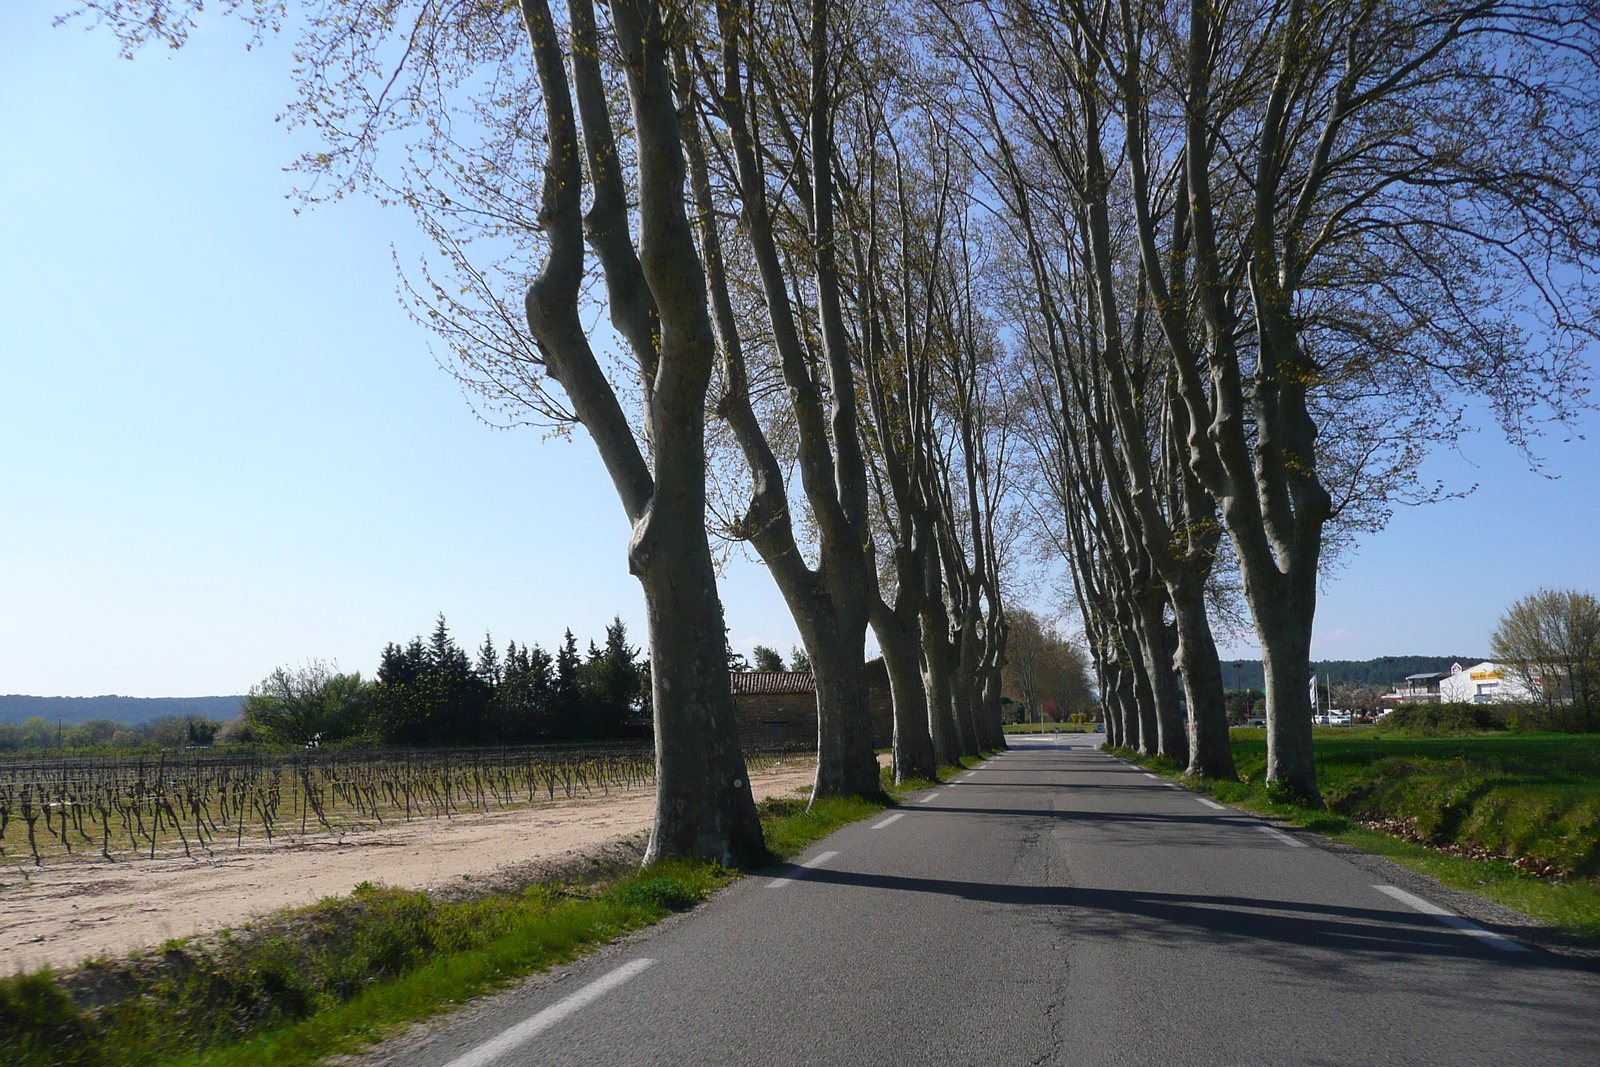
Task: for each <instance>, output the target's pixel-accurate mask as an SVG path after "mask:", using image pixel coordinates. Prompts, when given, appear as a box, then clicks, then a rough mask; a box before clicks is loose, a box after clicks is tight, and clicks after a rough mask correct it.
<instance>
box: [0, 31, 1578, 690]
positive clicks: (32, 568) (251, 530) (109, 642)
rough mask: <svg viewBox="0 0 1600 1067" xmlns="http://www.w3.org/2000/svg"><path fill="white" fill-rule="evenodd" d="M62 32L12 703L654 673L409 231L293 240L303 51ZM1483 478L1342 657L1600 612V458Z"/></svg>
mask: <svg viewBox="0 0 1600 1067" xmlns="http://www.w3.org/2000/svg"><path fill="white" fill-rule="evenodd" d="M63 6H66V5H65V4H64V3H60V4H58V3H52V2H48V0H12V2H10V3H7V4H4V5H0V138H3V143H4V144H5V145H6V152H5V155H6V159H7V165H6V166H5V167H4V168H3V170H0V202H3V203H4V205H5V207H4V208H3V209H0V248H3V250H4V254H3V255H0V493H3V500H4V506H3V510H0V692H6V693H35V694H41V695H65V696H82V695H92V694H97V693H112V692H115V693H122V694H125V695H135V696H187V695H201V694H211V693H229V692H241V691H243V690H244V689H245V688H246V687H248V686H249V685H250V684H251V683H252V682H254V681H257V680H259V679H260V678H261V677H262V676H263V675H264V674H266V673H267V672H268V671H269V670H271V669H272V668H273V667H274V666H277V665H279V664H283V663H293V662H298V661H302V660H305V659H308V658H311V657H320V658H325V659H333V660H337V661H338V663H339V664H340V665H341V666H342V667H345V668H346V669H359V670H362V671H370V670H371V669H372V668H373V666H374V665H375V664H376V660H377V655H378V652H379V650H380V649H381V648H382V646H383V644H384V643H385V642H386V641H390V640H403V639H405V638H407V637H409V636H410V635H412V634H414V633H416V632H418V631H423V630H427V629H428V628H430V627H431V625H432V620H433V617H434V615H435V614H436V613H438V612H440V611H442V612H444V613H445V614H446V615H447V616H448V618H449V620H450V623H451V626H452V628H453V629H454V630H455V631H456V632H457V634H458V635H459V636H460V638H461V639H462V643H463V644H466V645H468V646H469V647H475V646H476V644H477V643H478V641H479V640H481V637H482V634H483V632H484V631H485V630H486V629H487V630H490V631H492V632H493V633H494V635H495V638H496V640H497V642H498V643H501V644H503V643H504V641H505V640H506V639H507V638H515V639H517V640H518V641H523V640H536V641H539V642H541V643H544V644H545V645H547V646H548V645H550V644H552V643H554V642H555V641H556V640H558V639H559V637H560V635H561V631H562V629H563V628H564V627H566V626H571V627H572V629H573V630H574V632H575V633H576V634H577V635H578V636H579V638H580V640H584V639H587V638H588V637H589V636H596V637H598V636H599V635H600V632H601V628H602V627H603V626H604V624H605V623H606V622H607V621H608V620H609V619H610V618H611V616H612V615H613V614H620V615H621V616H622V617H623V618H624V619H625V620H627V621H628V622H629V623H630V626H631V628H632V629H633V632H634V634H635V636H636V638H638V639H641V640H642V638H643V608H642V602H641V598H640V596H639V592H638V587H637V584H636V583H635V581H634V580H633V579H632V578H631V577H630V576H629V575H628V574H627V572H626V567H625V563H624V548H625V542H626V534H627V530H626V525H625V523H624V522H623V519H622V516H621V511H620V508H619V507H618V505H617V503H616V498H615V496H614V495H613V493H612V491H611V488H610V485H609V483H608V482H607V481H606V479H605V477H604V474H603V471H602V470H601V468H600V465H599V463H598V461H597V460H596V458H595V456H594V453H593V449H592V447H591V446H590V444H589V443H588V441H587V439H586V438H584V437H583V435H582V434H581V432H580V433H578V434H576V435H575V436H574V439H573V441H572V442H571V443H564V442H560V441H546V440H541V437H540V435H539V434H538V433H537V432H535V431H526V430H525V431H511V432H507V431H498V430H493V429H490V428H488V427H486V426H484V425H483V424H482V423H480V422H478V421H477V420H476V419H475V418H474V416H473V414H472V412H471V410H470V408H469V406H468V404H467V402H466V400H465V399H464V398H463V396H462V394H461V391H460V389H459V388H458V387H457V386H456V384H455V383H454V381H453V380H452V379H451V378H450V377H449V376H448V375H447V374H446V373H445V372H444V371H442V370H440V369H439V367H438V366H437V365H436V364H435V362H434V359H433V356H432V354H431V353H430V351H429V341H430V338H429V335H428V334H427V333H426V332H425V331H424V330H422V329H421V328H419V327H416V326H414V325H413V324H412V323H411V322H410V321H409V320H408V319H407V318H406V316H405V314H404V313H403V311H402V310H401V308H400V306H399V303H398V301H397V299H396V296H395V277H394V272H393V268H392V266H391V263H390V257H389V250H390V247H391V246H397V247H398V249H399V250H400V252H401V254H402V256H404V255H405V254H406V252H407V249H408V248H410V247H414V240H415V239H414V237H413V234H412V231H411V223H410V219H409V216H408V215H406V214H405V213H403V212H400V211H386V210H383V209H380V208H378V207H376V206H375V205H373V204H371V203H369V202H365V201H360V200H351V201H347V202H345V203H342V204H338V205H333V206H328V207H323V208H319V209H317V210H315V211H311V212H307V213H304V214H301V215H299V216H296V215H295V214H294V213H293V210H292V205H291V203H290V201H289V200H287V199H286V194H287V193H288V191H289V190H290V188H291V186H292V184H293V179H292V177H291V176H290V175H288V174H285V173H284V172H283V170H282V168H283V166H284V165H285V164H287V163H288V162H289V160H290V159H292V158H293V156H294V155H295V154H296V143H295V141H294V140H293V139H292V138H291V137H290V136H289V135H287V134H285V132H284V131H283V130H282V128H281V127H279V126H277V125H275V124H274V122H273V118H274V116H275V115H276V114H277V113H278V111H279V110H280V108H281V105H282V104H283V103H284V102H285V101H286V100H287V99H288V97H289V93H290V88H289V82H288V75H287V70H288V65H289V63H288V55H287V48H285V47H284V42H272V43H269V45H268V46H267V47H265V48H262V49H258V50H256V51H255V52H251V53H247V52H245V51H244V49H243V47H242V36H241V35H240V34H239V33H237V32H236V31H233V30H230V29H228V28H226V27H224V28H223V32H221V33H218V32H214V31H215V29H216V27H215V26H213V27H212V28H211V29H212V30H213V32H207V33H202V34H200V35H198V36H197V38H196V40H195V41H194V43H192V44H191V45H190V47H188V48H187V49H185V50H184V51H182V52H178V53H169V52H166V51H164V50H152V51H148V52H146V53H144V54H142V55H140V56H139V58H138V59H136V60H135V61H133V62H126V61H123V60H120V59H118V58H117V55H116V49H115V47H114V45H113V42H112V40H111V39H110V37H109V35H107V34H104V33H100V32H93V33H84V32H82V30H81V29H79V28H75V27H74V28H65V29H52V28H51V27H50V17H51V15H52V14H53V13H54V12H55V11H57V10H59V9H60V7H63ZM1590 428H1591V429H1593V428H1594V426H1593V424H1592V423H1591V427H1590ZM1465 451H1466V454H1467V457H1468V458H1469V459H1470V461H1471V463H1470V464H1469V463H1467V462H1463V461H1462V460H1459V459H1456V458H1454V457H1447V458H1443V459H1441V460H1439V461H1437V463H1436V464H1435V466H1436V467H1437V468H1438V470H1437V474H1438V476H1440V477H1446V478H1448V479H1450V480H1451V481H1452V482H1453V483H1454V484H1458V485H1470V484H1472V483H1473V482H1478V483H1481V485H1482V487H1481V488H1480V489H1479V491H1478V492H1477V493H1476V494H1475V495H1474V496H1472V497H1471V498H1470V499H1468V500H1465V501H1455V502H1450V503H1447V504H1443V505H1438V506H1435V507H1432V508H1427V509H1420V510H1412V511H1403V512H1401V513H1400V515H1399V516H1397V518H1396V521H1395V523H1394V524H1393V526H1392V527H1391V529H1390V530H1389V531H1388V532H1386V533H1384V534H1381V535H1379V536H1378V537H1376V538H1373V539H1371V540H1369V542H1368V543H1366V544H1364V545H1363V546H1362V547H1361V548H1360V549H1359V551H1358V552H1357V554H1356V555H1355V557H1354V558H1353V559H1352V561H1351V562H1350V563H1349V564H1348V565H1347V566H1345V567H1344V568H1343V569H1342V570H1340V571H1339V572H1338V573H1337V575H1336V576H1335V577H1334V579H1333V581H1332V583H1331V585H1330V587H1329V589H1328V591H1327V593H1326V595H1325V596H1324V599H1323V607H1322V611H1321V614H1320V616H1319V624H1318V637H1317V642H1316V646H1315V654H1316V655H1318V656H1321V657H1325V658H1365V657H1369V656H1377V655H1385V654H1401V653H1438V654H1457V653H1461V654H1465V653H1472V652H1476V651H1479V650H1482V649H1483V648H1485V646H1486V643H1487V636H1488V633H1489V631H1490V630H1491V629H1492V627H1493V625H1494V622H1495V619H1496V618H1497V617H1498V615H1499V613H1500V612H1501V611H1502V610H1503V608H1504V606H1505V605H1506V604H1507V603H1508V602H1509V601H1510V600H1511V599H1513V598H1515V597H1516V596H1519V595H1521V594H1523V593H1525V592H1528V591H1531V590H1532V589H1534V588H1535V587H1537V586H1539V585H1541V584H1545V585H1559V586H1575V587H1580V588H1588V589H1591V590H1597V591H1600V549H1597V547H1596V545H1597V540H1600V538H1597V537H1596V528H1597V526H1600V448H1597V446H1596V443H1595V442H1594V441H1587V442H1578V443H1574V444H1571V445H1565V446H1562V445H1559V444H1556V443H1552V444H1551V445H1550V447H1549V449H1548V451H1549V454H1550V457H1551V462H1550V464H1549V467H1548V471H1549V472H1551V473H1556V474H1560V475H1561V478H1560V479H1559V480H1556V481H1550V480H1547V479H1545V478H1543V477H1540V476H1537V475H1533V474H1529V473H1528V472H1527V471H1526V470H1525V469H1524V468H1523V467H1522V466H1521V465H1520V463H1519V461H1518V459H1517V457H1516V456H1515V455H1514V454H1512V453H1511V452H1510V450H1509V449H1507V448H1506V447H1505V446H1504V445H1503V444H1500V443H1499V442H1498V441H1496V440H1495V438H1494V436H1493V434H1492V432H1486V433H1484V434H1481V435H1479V436H1478V437H1477V438H1475V439H1472V440H1470V441H1469V442H1468V443H1467V446H1466V449H1465ZM1473 464H1475V466H1474V465H1473ZM722 592H723V598H724V601H725V603H726V605H727V609H728V617H729V625H730V627H731V631H732V636H733V639H734V642H735V644H736V646H742V647H745V648H748V647H749V646H750V645H753V644H754V643H756V642H757V641H760V642H764V643H768V644H774V645H777V646H778V647H779V648H781V649H783V650H784V651H785V652H786V651H787V650H788V648H789V647H790V645H792V644H794V643H795V642H796V640H797V638H796V635H795V631H794V627H793V624H792V623H791V622H790V620H789V618H788V615H787V612H786V611H785V609H784V607H783V603H782V600H781V598H780V597H779V596H778V594H777V591H776V590H775V589H774V588H773V586H772V584H771V581H770V579H769V578H768V577H767V575H766V573H765V571H764V570H762V569H761V568H760V567H758V566H755V565H752V564H748V563H735V564H733V565H732V566H731V567H730V570H729V573H728V575H727V577H726V579H725V581H724V582H723V585H722ZM1228 654H1230V655H1247V654H1249V653H1248V650H1247V649H1245V648H1242V647H1241V648H1236V649H1230V650H1228Z"/></svg>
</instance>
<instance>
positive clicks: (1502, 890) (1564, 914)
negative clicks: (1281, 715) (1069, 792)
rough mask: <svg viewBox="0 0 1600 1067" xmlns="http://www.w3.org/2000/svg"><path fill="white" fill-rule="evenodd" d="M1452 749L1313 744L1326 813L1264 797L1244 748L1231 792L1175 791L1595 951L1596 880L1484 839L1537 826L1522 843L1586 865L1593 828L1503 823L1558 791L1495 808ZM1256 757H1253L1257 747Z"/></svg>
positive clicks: (1544, 820)
mask: <svg viewBox="0 0 1600 1067" xmlns="http://www.w3.org/2000/svg"><path fill="white" fill-rule="evenodd" d="M1538 741H1540V742H1543V741H1544V739H1538ZM1463 743H1464V739H1453V740H1452V741H1450V742H1448V743H1438V744H1439V747H1440V748H1441V752H1442V751H1443V750H1444V749H1449V751H1450V755H1451V756H1452V758H1451V759H1450V760H1434V761H1433V762H1431V763H1430V762H1428V759H1429V756H1435V755H1438V753H1425V754H1424V755H1420V756H1419V755H1417V754H1416V752H1415V751H1411V750H1412V749H1414V748H1415V745H1414V743H1410V742H1403V746H1402V745H1395V744H1394V743H1393V742H1387V741H1384V740H1381V739H1373V740H1370V741H1356V742H1353V741H1349V740H1342V741H1338V742H1324V741H1323V739H1322V738H1320V737H1319V738H1318V739H1317V748H1316V752H1317V764H1318V774H1319V779H1320V780H1321V781H1322V783H1323V789H1324V793H1325V795H1326V797H1327V798H1328V801H1329V807H1328V808H1321V809H1318V808H1312V807H1309V806H1306V805H1303V804H1299V803H1295V802H1294V801H1293V800H1292V799H1287V798H1282V797H1275V796H1271V795H1269V793H1268V789H1267V786H1266V783H1265V781H1264V780H1263V779H1264V775H1263V774H1261V773H1260V772H1261V770H1262V768H1261V767H1260V766H1257V764H1264V756H1263V755H1262V754H1261V753H1258V752H1256V748H1257V743H1256V739H1255V738H1253V737H1247V738H1245V739H1243V741H1242V743H1241V741H1240V740H1237V739H1236V740H1235V743H1234V757H1235V761H1236V762H1237V764H1238V765H1239V768H1240V772H1241V777H1242V778H1243V779H1244V780H1243V781H1238V782H1228V781H1221V780H1217V779H1208V778H1183V779H1181V780H1182V781H1183V783H1184V785H1186V786H1187V787H1188V788H1190V789H1193V790H1195V791H1196V792H1200V793H1205V794H1208V795H1210V796H1212V797H1215V798H1216V799H1217V800H1220V801H1222V802H1224V803H1227V804H1231V805H1233V806H1235V807H1239V808H1244V809H1246V810H1248V811H1253V812H1256V813H1258V814H1261V815H1266V816H1269V817H1272V818H1276V819H1282V820H1284V821H1285V822H1288V823H1291V824H1293V825H1295V826H1298V827H1301V828H1303V829H1306V830H1310V831H1312V832H1313V833H1318V834H1322V835H1323V836H1326V837H1329V838H1333V839H1335V840H1337V841H1340V842H1343V843H1344V844H1347V845H1350V846H1351V847H1354V848H1358V849H1361V850H1362V851H1364V852H1369V853H1373V854H1375V855H1379V856H1383V857H1385V858H1387V859H1390V860H1393V861H1394V862H1396V863H1399V864H1401V865H1402V866H1405V867H1409V868H1410V869H1412V870H1414V871H1418V872H1420V873H1422V874H1426V875H1430V876H1432V877H1434V878H1437V879H1438V880H1439V881H1440V882H1442V883H1444V884H1445V885H1447V886H1450V887H1452V888H1455V889H1464V890H1468V891H1470V892H1474V893H1478V894H1481V895H1482V896H1485V897H1488V898H1489V899H1490V900H1493V901H1495V902H1497V903H1499V904H1503V905H1505V906H1506V907H1509V908H1514V909H1516V910H1517V911H1520V912H1522V913H1523V914H1525V915H1529V916H1532V917H1533V918H1536V919H1539V920H1541V921H1543V922H1546V923H1548V924H1550V925H1551V926H1554V927H1558V928H1560V929H1563V930H1566V931H1568V932H1570V933H1573V934H1576V935H1577V936H1579V937H1581V938H1584V939H1585V940H1587V941H1589V942H1590V943H1591V944H1596V945H1600V880H1597V879H1596V878H1595V877H1594V876H1593V874H1592V873H1591V872H1590V871H1589V870H1588V869H1586V868H1584V867H1580V868H1579V869H1578V870H1569V871H1568V872H1567V873H1564V874H1554V873H1550V871H1551V867H1550V865H1549V864H1548V863H1546V862H1545V861H1542V860H1537V859H1533V860H1530V857H1529V856H1528V855H1527V854H1523V855H1507V854H1502V852H1501V849H1504V850H1505V852H1512V853H1514V850H1515V849H1516V847H1517V846H1516V844H1515V843H1511V844H1507V843H1506V842H1507V841H1508V839H1507V838H1505V837H1504V829H1503V828H1498V831H1499V833H1500V836H1495V834H1496V831H1497V828H1496V827H1494V826H1492V825H1491V824H1492V822H1493V820H1494V819H1496V818H1497V817H1498V818H1500V819H1501V820H1502V821H1509V822H1512V823H1519V824H1528V823H1539V825H1538V826H1536V827H1534V828H1533V829H1530V830H1528V831H1527V837H1526V839H1527V840H1531V841H1542V840H1545V839H1547V838H1556V839H1559V840H1564V841H1566V842H1567V843H1568V844H1569V846H1570V851H1571V852H1572V853H1573V854H1581V855H1583V856H1588V855H1590V854H1591V852H1590V849H1589V848H1588V845H1587V842H1586V840H1585V838H1586V836H1587V837H1588V838H1592V837H1593V834H1594V829H1595V828H1594V827H1593V825H1592V824H1588V825H1580V826H1577V827H1573V826H1571V825H1568V824H1570V823H1571V821H1572V817H1571V813H1572V810H1573V809H1572V806H1570V805H1568V806H1560V805H1554V804H1548V803H1546V804H1544V805H1542V806H1531V807H1529V808H1528V809H1527V810H1521V809H1517V810H1515V811H1511V812H1508V810H1507V807H1506V805H1507V804H1508V803H1510V802H1513V801H1515V800H1517V799H1519V798H1521V799H1526V797H1527V796H1528V795H1530V794H1532V795H1534V796H1535V797H1541V796H1543V794H1547V793H1548V792H1549V791H1550V790H1552V789H1557V788H1562V787H1564V786H1569V785H1570V783H1563V782H1542V783H1538V784H1536V785H1531V784H1529V783H1528V782H1516V783H1514V784H1512V785H1508V786H1505V787H1504V789H1503V791H1504V792H1505V793H1506V794H1507V796H1508V797H1509V798H1510V800H1507V799H1505V798H1501V797H1499V796H1497V794H1496V791H1495V790H1494V788H1493V787H1491V786H1490V785H1488V784H1486V780H1487V778H1488V777H1490V776H1489V775H1488V773H1487V772H1486V771H1485V767H1484V764H1485V763H1487V762H1488V761H1487V760H1486V759H1481V758H1480V759H1474V758H1473V757H1474V756H1475V755H1481V754H1480V753H1475V752H1473V749H1472V746H1471V744H1466V751H1467V756H1466V757H1462V756H1460V754H1459V750H1460V749H1461V748H1462V746H1463ZM1428 744H1435V742H1434V741H1432V740H1430V741H1429V742H1428ZM1363 745H1365V746H1388V747H1379V748H1376V749H1375V750H1374V751H1372V752H1370V753H1366V755H1368V756H1370V757H1371V759H1358V758H1356V754H1357V752H1358V750H1359V746H1363ZM1261 747H1262V749H1263V751H1264V741H1263V742H1261ZM1530 747H1535V748H1536V747H1539V745H1538V744H1535V745H1532V746H1530ZM1502 749H1503V746H1502ZM1107 751H1108V752H1110V753H1112V754H1113V755H1116V756H1119V757H1121V758H1123V759H1126V760H1128V761H1130V762H1132V763H1136V764H1138V765H1140V766H1142V767H1146V768H1148V769H1149V770H1152V771H1155V772H1156V773H1158V774H1162V775H1164V776H1166V777H1169V778H1174V779H1176V778H1178V777H1179V773H1180V772H1179V771H1178V770H1177V768H1176V767H1175V766H1174V765H1173V764H1172V761H1170V760H1168V759H1166V758H1165V757H1161V756H1154V757H1145V756H1140V755H1139V754H1138V753H1137V752H1134V751H1132V750H1129V749H1107ZM1408 761H1409V762H1408ZM1544 799H1546V800H1547V799H1548V798H1547V797H1545V798H1544ZM1479 804H1481V805H1482V807H1483V810H1482V811H1481V812H1479V813H1477V823H1478V824H1479V825H1478V827H1477V830H1476V831H1474V829H1473V820H1472V818H1471V815H1472V812H1473V808H1474V807H1475V806H1477V805H1479ZM1330 809H1331V810H1330ZM1508 814H1510V815H1511V818H1510V819H1509V820H1507V819H1506V816H1507V815H1508ZM1363 823H1367V825H1363ZM1563 831H1564V832H1563ZM1585 831H1586V832H1587V835H1586V833H1585ZM1474 832H1477V833H1478V834H1480V835H1481V836H1483V837H1484V838H1485V839H1488V840H1494V841H1496V842H1497V843H1499V844H1500V845H1501V849H1490V848H1488V847H1486V846H1484V845H1481V844H1477V843H1475V841H1474V837H1473V834H1474ZM1519 863H1520V864H1523V865H1519ZM1529 868H1532V869H1529Z"/></svg>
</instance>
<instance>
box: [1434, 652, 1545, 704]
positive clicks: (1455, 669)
mask: <svg viewBox="0 0 1600 1067" xmlns="http://www.w3.org/2000/svg"><path fill="white" fill-rule="evenodd" d="M1538 699H1539V696H1538V694H1537V693H1535V692H1533V691H1531V690H1530V689H1529V688H1528V687H1527V686H1525V685H1523V684H1522V682H1521V680H1520V679H1518V678H1517V677H1516V676H1515V675H1513V674H1512V672H1511V671H1508V670H1506V669H1505V667H1503V666H1502V665H1501V664H1498V663H1491V662H1487V661H1486V662H1483V663H1479V664H1478V665H1476V666H1473V667H1463V666H1461V665H1460V664H1459V663H1457V664H1452V665H1451V668H1450V677H1448V678H1446V679H1444V680H1443V681H1441V682H1440V683H1439V700H1440V702H1441V703H1445V704H1495V703H1500V702H1508V701H1509V702H1524V701H1532V700H1538Z"/></svg>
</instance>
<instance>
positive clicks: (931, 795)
mask: <svg viewBox="0 0 1600 1067" xmlns="http://www.w3.org/2000/svg"><path fill="white" fill-rule="evenodd" d="M938 798H939V794H938V793H929V794H928V795H927V796H925V797H923V798H922V799H921V800H919V801H917V803H918V804H926V803H927V802H928V801H930V800H937V799H938Z"/></svg>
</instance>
